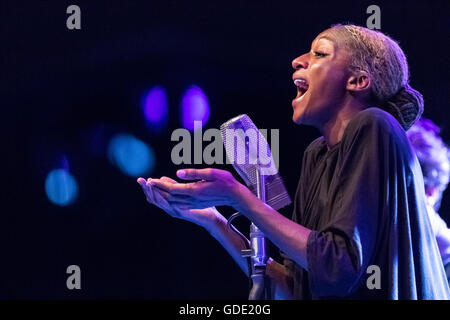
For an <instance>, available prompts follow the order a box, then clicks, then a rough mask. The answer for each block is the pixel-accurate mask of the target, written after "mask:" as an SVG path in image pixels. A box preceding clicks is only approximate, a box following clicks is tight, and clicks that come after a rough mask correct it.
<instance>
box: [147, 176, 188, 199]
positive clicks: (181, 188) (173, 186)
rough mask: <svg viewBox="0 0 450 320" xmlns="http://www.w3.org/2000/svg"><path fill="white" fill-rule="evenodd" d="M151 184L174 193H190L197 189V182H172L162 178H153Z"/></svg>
mask: <svg viewBox="0 0 450 320" xmlns="http://www.w3.org/2000/svg"><path fill="white" fill-rule="evenodd" d="M150 185H152V186H155V187H157V188H159V189H161V190H164V191H166V192H168V193H170V194H172V195H176V194H180V195H183V194H184V195H190V194H191V193H192V192H193V191H194V189H195V183H170V182H167V181H163V180H162V179H152V180H151V181H150Z"/></svg>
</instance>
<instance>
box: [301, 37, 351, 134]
mask: <svg viewBox="0 0 450 320" xmlns="http://www.w3.org/2000/svg"><path fill="white" fill-rule="evenodd" d="M349 61H350V54H349V53H348V51H346V50H345V49H344V48H343V47H339V45H338V39H337V37H336V35H334V34H333V32H331V30H330V29H328V30H325V31H324V32H322V33H321V34H319V35H318V36H317V38H316V39H314V41H313V43H312V45H311V51H310V52H308V53H305V54H303V55H301V56H299V57H298V58H295V59H294V61H292V67H293V68H294V70H295V72H294V74H293V76H292V79H293V81H294V84H295V85H296V87H297V96H296V97H295V98H294V99H293V100H292V107H293V109H294V114H293V116H292V119H293V121H294V122H295V123H297V124H307V125H313V126H321V125H323V123H325V122H326V121H328V120H329V119H330V118H332V117H333V115H334V114H336V113H337V111H338V110H339V109H340V106H341V105H342V103H343V101H344V97H345V94H346V84H347V80H348V78H349V76H350V72H349V68H348V65H349Z"/></svg>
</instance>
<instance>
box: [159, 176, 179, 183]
mask: <svg viewBox="0 0 450 320" xmlns="http://www.w3.org/2000/svg"><path fill="white" fill-rule="evenodd" d="M161 180H162V181H164V182H169V183H178V182H177V181H175V180H173V179H171V178H169V177H161Z"/></svg>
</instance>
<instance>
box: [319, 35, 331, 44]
mask: <svg viewBox="0 0 450 320" xmlns="http://www.w3.org/2000/svg"><path fill="white" fill-rule="evenodd" d="M321 39H325V40H328V41H331V42H333V43H335V41H334V39H333V38H330V37H328V36H322V37H320V38H319V39H318V40H321Z"/></svg>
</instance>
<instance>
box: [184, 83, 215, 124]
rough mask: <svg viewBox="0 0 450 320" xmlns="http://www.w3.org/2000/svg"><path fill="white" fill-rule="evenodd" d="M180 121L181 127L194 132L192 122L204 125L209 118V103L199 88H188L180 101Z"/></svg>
mask: <svg viewBox="0 0 450 320" xmlns="http://www.w3.org/2000/svg"><path fill="white" fill-rule="evenodd" d="M181 117H182V118H181V120H182V124H183V127H184V128H186V129H188V130H194V121H201V122H202V125H205V124H206V122H207V121H208V118H209V103H208V98H207V97H206V95H205V93H204V92H203V91H202V89H200V88H199V87H197V86H195V85H193V86H190V87H189V88H188V89H187V90H186V91H185V92H184V95H183V98H182V100H181Z"/></svg>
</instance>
